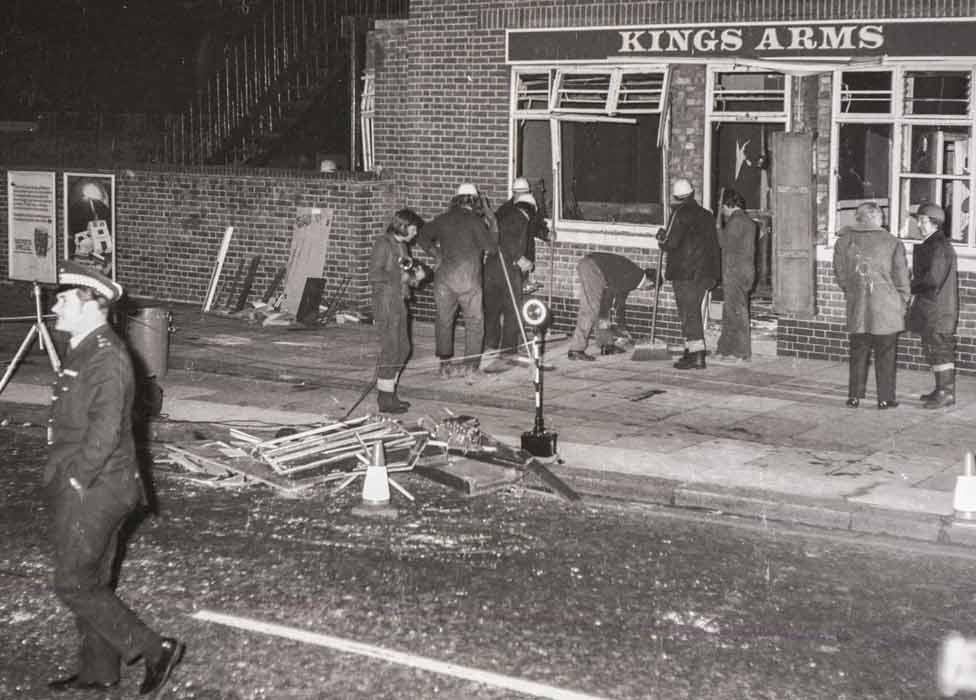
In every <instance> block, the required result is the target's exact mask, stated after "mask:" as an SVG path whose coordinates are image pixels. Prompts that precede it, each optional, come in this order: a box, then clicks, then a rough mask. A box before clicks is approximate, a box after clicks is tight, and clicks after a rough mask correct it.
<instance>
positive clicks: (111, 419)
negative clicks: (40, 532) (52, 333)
mask: <svg viewBox="0 0 976 700" xmlns="http://www.w3.org/2000/svg"><path fill="white" fill-rule="evenodd" d="M58 278H59V282H60V284H61V286H62V289H61V290H60V291H59V292H58V295H57V302H56V303H55V304H54V308H53V309H52V310H53V312H54V315H55V316H56V317H57V321H56V323H55V329H56V330H59V331H63V332H65V333H67V334H68V336H69V350H68V353H67V356H66V357H65V359H64V363H63V366H62V367H61V369H60V371H59V372H58V376H57V379H56V380H55V382H54V395H53V396H52V397H51V402H52V403H51V417H50V420H49V425H48V446H49V453H48V459H47V463H46V465H45V468H44V488H45V491H46V494H47V496H48V499H49V501H50V505H51V512H52V513H53V516H54V530H53V535H54V546H55V553H54V591H55V593H56V594H57V596H58V598H59V599H60V600H61V602H63V603H64V604H65V605H66V606H67V607H68V609H70V610H71V612H72V613H73V614H74V617H75V624H76V626H77V628H78V632H79V634H80V635H81V651H80V654H79V662H78V668H77V670H76V671H75V672H74V673H73V674H71V675H69V676H68V677H66V678H61V679H59V680H55V681H52V682H51V683H49V686H50V687H51V689H52V690H55V691H68V690H103V689H107V688H111V687H113V686H115V685H117V684H118V682H119V672H120V662H121V661H125V662H126V663H132V662H133V661H135V660H136V659H138V658H142V659H143V660H144V661H145V671H146V672H145V677H144V678H143V681H142V684H141V686H140V688H139V692H140V694H148V693H151V692H153V691H155V690H157V689H158V688H160V687H161V686H162V685H163V684H164V683H165V682H166V681H167V680H168V679H169V677H170V674H171V673H172V671H173V668H174V667H175V666H176V665H177V664H178V663H179V662H180V658H181V657H182V654H183V649H184V645H183V644H182V643H181V642H179V641H178V640H176V639H173V638H171V637H162V636H160V635H159V634H157V633H156V632H154V631H153V630H152V629H150V628H149V627H147V626H146V625H145V623H143V622H142V621H141V620H140V619H139V618H138V617H137V616H136V614H135V613H134V612H133V611H132V610H130V609H129V608H128V607H127V606H126V605H125V604H124V603H123V602H122V601H121V600H120V599H119V598H118V597H117V596H116V595H115V591H114V590H113V586H112V573H113V569H114V568H115V567H114V564H115V557H116V553H117V544H118V537H119V530H120V529H121V527H122V525H123V523H124V522H125V521H126V520H127V519H128V518H129V516H130V515H131V514H132V513H133V512H134V511H135V510H136V509H137V508H138V507H139V504H140V503H141V502H142V501H143V498H144V491H143V484H142V480H141V479H140V476H139V471H138V466H137V463H136V454H135V444H134V440H133V436H132V405H133V398H134V394H135V379H134V376H133V372H132V362H131V360H130V358H129V353H128V351H127V350H126V348H125V346H124V345H123V343H122V341H121V340H119V338H118V336H117V335H116V334H115V333H114V332H113V331H112V329H111V328H110V327H109V325H108V310H109V307H110V306H111V304H112V303H113V302H115V301H117V300H118V299H119V297H120V296H121V295H122V287H121V286H120V285H119V284H117V283H116V282H114V281H113V280H111V279H109V278H108V277H106V276H105V275H103V274H101V273H100V272H98V271H97V270H95V269H94V268H89V267H85V266H83V265H81V264H79V263H76V262H73V261H70V260H68V261H65V262H63V263H62V264H61V266H60V268H59V269H58Z"/></svg>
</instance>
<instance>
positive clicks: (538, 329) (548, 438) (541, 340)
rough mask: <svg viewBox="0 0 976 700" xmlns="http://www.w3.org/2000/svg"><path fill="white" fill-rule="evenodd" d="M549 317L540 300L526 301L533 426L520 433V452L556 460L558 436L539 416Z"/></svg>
mask: <svg viewBox="0 0 976 700" xmlns="http://www.w3.org/2000/svg"><path fill="white" fill-rule="evenodd" d="M551 318H552V315H551V314H550V313H549V307H548V306H546V305H545V304H544V303H543V302H542V300H541V299H536V298H532V299H528V300H526V302H525V303H524V304H522V320H523V321H525V325H527V326H529V327H530V328H532V332H533V337H532V344H531V345H530V346H529V350H530V352H531V353H532V359H533V361H534V364H535V375H534V377H533V383H534V384H535V424H534V425H533V427H532V430H529V431H527V432H524V433H522V449H523V450H525V451H526V452H528V453H529V454H531V455H533V456H535V457H555V456H556V439H557V437H558V435H557V434H556V433H554V432H552V431H549V430H546V424H545V420H544V419H543V416H542V353H543V350H544V347H545V334H546V327H547V326H548V325H549V322H550V320H551Z"/></svg>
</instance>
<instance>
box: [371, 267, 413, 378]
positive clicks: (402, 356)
mask: <svg viewBox="0 0 976 700" xmlns="http://www.w3.org/2000/svg"><path fill="white" fill-rule="evenodd" d="M373 324H374V325H375V326H376V331H377V333H378V334H379V337H380V357H379V360H378V362H377V365H376V378H377V379H396V376H397V373H398V372H399V371H400V370H401V369H403V365H404V364H406V362H407V358H408V357H409V356H410V336H409V334H408V332H407V306H406V303H405V302H404V300H403V298H402V297H401V296H400V286H399V285H397V286H396V287H395V288H394V289H393V290H390V291H387V292H386V293H381V294H374V296H373Z"/></svg>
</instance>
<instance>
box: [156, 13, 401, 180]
mask: <svg viewBox="0 0 976 700" xmlns="http://www.w3.org/2000/svg"><path fill="white" fill-rule="evenodd" d="M408 5H409V0H266V2H265V3H264V6H263V8H264V9H263V11H262V12H260V13H255V15H254V19H253V20H252V21H251V22H250V23H249V24H248V25H247V26H245V27H243V28H242V29H241V30H240V31H239V32H238V33H237V34H236V36H235V37H234V38H233V39H232V40H231V41H229V42H228V43H227V44H226V45H225V46H224V52H223V53H224V55H223V61H222V62H219V65H218V67H217V69H216V70H215V72H214V73H213V75H212V76H211V77H210V79H209V81H208V82H207V84H206V86H205V87H203V88H201V89H200V90H198V91H197V94H196V96H195V97H194V98H193V99H192V100H191V102H190V104H189V105H187V107H186V108H185V109H184V110H183V112H182V113H181V114H179V115H175V116H174V117H172V118H171V120H170V123H169V125H168V127H167V129H166V135H165V147H164V150H165V153H166V159H167V160H168V161H169V162H172V163H178V164H183V165H200V164H207V163H227V164H231V163H241V162H245V161H246V160H248V158H250V157H252V156H253V155H255V154H256V153H257V152H258V151H259V150H260V148H261V143H260V142H261V138H262V137H263V136H265V135H268V134H273V133H274V132H275V131H276V130H278V129H280V128H281V126H282V121H283V120H284V119H285V118H286V115H287V112H288V110H289V109H290V108H292V107H293V106H294V105H295V104H296V103H301V102H302V101H303V100H306V99H308V98H310V97H313V96H315V94H316V91H317V90H319V89H320V86H321V83H322V82H323V81H324V80H325V79H326V77H327V76H328V73H329V71H330V69H331V68H333V67H334V64H335V62H336V59H337V58H338V57H341V56H342V55H343V53H344V52H345V51H346V50H347V49H346V48H345V45H344V43H345V42H344V37H343V36H342V18H343V17H371V18H384V17H406V16H407V11H408Z"/></svg>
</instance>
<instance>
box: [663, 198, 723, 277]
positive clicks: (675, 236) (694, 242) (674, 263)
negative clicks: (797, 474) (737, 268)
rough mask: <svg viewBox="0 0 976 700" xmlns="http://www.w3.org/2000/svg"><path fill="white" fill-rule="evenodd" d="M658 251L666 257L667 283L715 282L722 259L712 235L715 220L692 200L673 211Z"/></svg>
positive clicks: (719, 271)
mask: <svg viewBox="0 0 976 700" xmlns="http://www.w3.org/2000/svg"><path fill="white" fill-rule="evenodd" d="M661 247H662V248H664V250H666V251H667V253H668V264H667V268H666V270H665V273H664V277H665V279H667V280H702V281H705V280H710V281H713V282H715V281H718V279H719V278H720V277H721V275H722V268H721V264H722V262H721V261H722V258H721V253H720V251H719V246H718V234H717V232H716V231H715V217H714V216H713V215H712V212H710V211H709V210H708V209H705V208H704V207H702V206H701V205H700V204H699V203H698V202H696V201H695V200H694V198H692V197H689V198H688V199H685V200H683V201H681V202H680V203H679V204H678V205H677V206H675V208H674V212H673V214H672V220H671V226H670V230H669V232H668V236H667V238H666V239H665V240H664V241H663V242H662V243H661Z"/></svg>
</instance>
